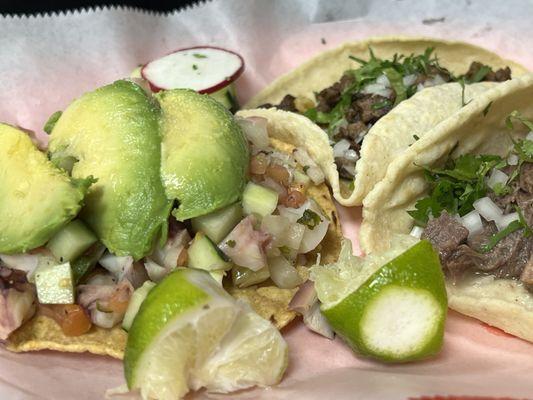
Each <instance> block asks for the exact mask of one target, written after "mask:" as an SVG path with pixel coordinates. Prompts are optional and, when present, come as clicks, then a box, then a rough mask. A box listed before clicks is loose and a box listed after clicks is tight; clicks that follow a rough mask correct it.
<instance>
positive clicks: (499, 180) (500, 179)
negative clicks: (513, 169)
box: [487, 168, 509, 189]
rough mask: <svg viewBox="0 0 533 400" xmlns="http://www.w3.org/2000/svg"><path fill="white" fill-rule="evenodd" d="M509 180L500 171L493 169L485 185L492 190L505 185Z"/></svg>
mask: <svg viewBox="0 0 533 400" xmlns="http://www.w3.org/2000/svg"><path fill="white" fill-rule="evenodd" d="M508 179H509V176H508V175H507V174H506V173H505V172H502V171H500V170H499V169H496V168H494V169H493V170H492V172H491V174H490V176H489V179H488V180H487V185H488V186H489V187H490V188H491V189H494V188H495V187H496V185H498V184H500V185H505V184H506V183H507V180H508Z"/></svg>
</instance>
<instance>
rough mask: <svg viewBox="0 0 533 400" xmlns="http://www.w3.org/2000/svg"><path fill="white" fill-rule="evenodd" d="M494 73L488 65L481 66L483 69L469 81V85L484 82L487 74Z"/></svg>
mask: <svg viewBox="0 0 533 400" xmlns="http://www.w3.org/2000/svg"><path fill="white" fill-rule="evenodd" d="M490 71H492V69H491V68H490V67H489V66H488V65H483V66H481V68H479V69H478V70H477V72H476V73H475V74H474V76H473V77H472V79H469V80H468V83H477V82H481V81H482V80H483V78H485V76H487V74H488V73H489V72H490Z"/></svg>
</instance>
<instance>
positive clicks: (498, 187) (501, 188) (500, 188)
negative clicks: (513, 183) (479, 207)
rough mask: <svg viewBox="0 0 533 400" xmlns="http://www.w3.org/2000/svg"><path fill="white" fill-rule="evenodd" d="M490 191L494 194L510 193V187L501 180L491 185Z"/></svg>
mask: <svg viewBox="0 0 533 400" xmlns="http://www.w3.org/2000/svg"><path fill="white" fill-rule="evenodd" d="M492 191H493V192H494V194H495V195H496V196H505V195H507V194H509V193H511V188H510V187H509V186H507V185H504V184H503V183H501V182H498V183H496V184H495V185H494V186H493V187H492Z"/></svg>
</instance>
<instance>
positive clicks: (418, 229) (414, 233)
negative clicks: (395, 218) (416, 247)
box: [409, 225, 424, 239]
mask: <svg viewBox="0 0 533 400" xmlns="http://www.w3.org/2000/svg"><path fill="white" fill-rule="evenodd" d="M423 232H424V228H422V227H421V226H417V225H415V226H413V229H411V232H409V235H411V236H414V237H415V238H417V239H420V237H421V236H422V233H423Z"/></svg>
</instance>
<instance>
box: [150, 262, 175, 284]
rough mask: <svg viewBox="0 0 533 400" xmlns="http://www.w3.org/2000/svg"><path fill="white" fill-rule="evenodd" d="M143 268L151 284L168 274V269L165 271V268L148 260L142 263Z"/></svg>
mask: <svg viewBox="0 0 533 400" xmlns="http://www.w3.org/2000/svg"><path fill="white" fill-rule="evenodd" d="M144 268H146V272H147V273H148V277H149V278H150V280H151V281H153V282H159V281H161V280H162V279H163V278H164V277H165V276H167V275H168V273H169V272H170V269H166V268H165V267H162V266H161V265H159V264H158V263H156V262H155V261H153V260H151V259H150V258H146V261H145V262H144Z"/></svg>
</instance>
